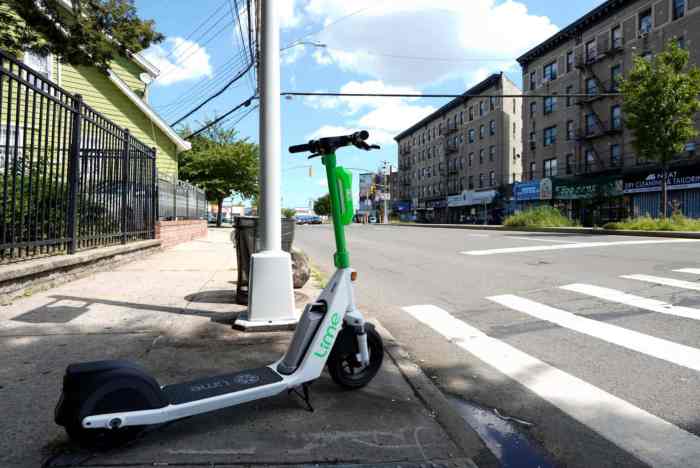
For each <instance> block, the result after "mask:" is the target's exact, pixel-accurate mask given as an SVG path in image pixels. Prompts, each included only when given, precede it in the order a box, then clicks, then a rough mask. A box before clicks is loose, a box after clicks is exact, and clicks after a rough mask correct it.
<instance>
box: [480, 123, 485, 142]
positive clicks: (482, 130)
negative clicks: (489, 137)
mask: <svg viewBox="0 0 700 468" xmlns="http://www.w3.org/2000/svg"><path fill="white" fill-rule="evenodd" d="M484 135H486V127H485V126H483V125H481V126H480V127H479V139H480V140H483V139H484Z"/></svg>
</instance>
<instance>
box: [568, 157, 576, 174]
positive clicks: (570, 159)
mask: <svg viewBox="0 0 700 468" xmlns="http://www.w3.org/2000/svg"><path fill="white" fill-rule="evenodd" d="M566 173H567V174H573V173H574V155H573V154H567V155H566Z"/></svg>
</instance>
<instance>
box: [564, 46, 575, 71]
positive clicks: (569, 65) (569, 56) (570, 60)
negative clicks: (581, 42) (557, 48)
mask: <svg viewBox="0 0 700 468" xmlns="http://www.w3.org/2000/svg"><path fill="white" fill-rule="evenodd" d="M573 69H574V51H573V50H570V51H568V52H567V53H566V73H569V72H571V70H573Z"/></svg>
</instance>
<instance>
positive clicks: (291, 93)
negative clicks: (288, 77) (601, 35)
mask: <svg viewBox="0 0 700 468" xmlns="http://www.w3.org/2000/svg"><path fill="white" fill-rule="evenodd" d="M280 95H281V96H328V97H380V98H427V99H431V98H469V99H472V98H491V97H495V98H522V99H528V98H546V97H563V98H565V97H570V98H593V97H619V96H621V94H620V93H598V94H580V93H574V94H571V93H569V94H559V93H549V94H543V93H537V94H417V93H414V94H399V93H323V92H302V91H299V92H297V91H285V92H283V93H280Z"/></svg>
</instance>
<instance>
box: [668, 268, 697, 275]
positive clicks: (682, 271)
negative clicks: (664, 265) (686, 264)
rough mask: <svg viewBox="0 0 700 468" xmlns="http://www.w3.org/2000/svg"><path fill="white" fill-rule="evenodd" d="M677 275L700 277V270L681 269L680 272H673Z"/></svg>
mask: <svg viewBox="0 0 700 468" xmlns="http://www.w3.org/2000/svg"><path fill="white" fill-rule="evenodd" d="M673 271H675V272H677V273H688V274H689V275H700V268H681V269H680V270H673Z"/></svg>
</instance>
